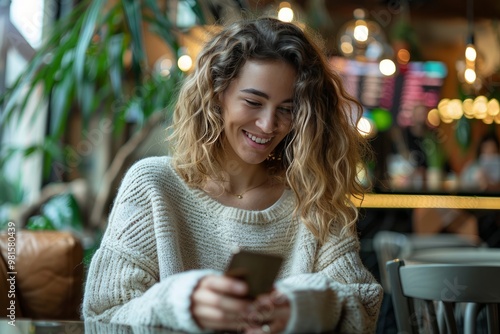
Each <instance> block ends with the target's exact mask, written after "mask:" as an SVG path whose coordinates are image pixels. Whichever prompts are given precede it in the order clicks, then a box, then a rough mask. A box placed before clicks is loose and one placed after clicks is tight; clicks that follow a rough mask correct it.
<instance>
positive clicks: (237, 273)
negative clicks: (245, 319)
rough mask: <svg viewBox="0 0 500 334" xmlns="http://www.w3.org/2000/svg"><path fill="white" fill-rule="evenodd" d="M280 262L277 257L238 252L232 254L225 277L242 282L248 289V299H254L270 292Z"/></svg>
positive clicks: (281, 259) (281, 260) (280, 258)
mask: <svg viewBox="0 0 500 334" xmlns="http://www.w3.org/2000/svg"><path fill="white" fill-rule="evenodd" d="M282 262H283V258H282V257H281V256H278V255H271V254H264V253H257V252H250V251H245V250H239V251H238V252H236V253H234V254H233V257H232V258H231V262H230V263H229V266H228V268H227V270H226V272H225V275H227V276H230V277H235V278H238V279H242V280H244V281H245V282H246V283H247V284H248V287H249V293H248V297H250V298H256V297H257V296H258V295H260V294H263V293H268V292H271V290H272V289H273V284H274V280H275V279H276V276H278V273H279V271H280V268H281V263H282Z"/></svg>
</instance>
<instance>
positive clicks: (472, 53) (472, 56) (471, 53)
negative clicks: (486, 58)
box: [465, 44, 477, 62]
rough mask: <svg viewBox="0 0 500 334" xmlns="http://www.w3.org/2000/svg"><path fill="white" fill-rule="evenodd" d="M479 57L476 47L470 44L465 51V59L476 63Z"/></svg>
mask: <svg viewBox="0 0 500 334" xmlns="http://www.w3.org/2000/svg"><path fill="white" fill-rule="evenodd" d="M476 57H477V52H476V49H475V48H474V45H472V44H469V45H467V48H466V49H465V59H467V60H468V61H471V62H473V61H475V60H476Z"/></svg>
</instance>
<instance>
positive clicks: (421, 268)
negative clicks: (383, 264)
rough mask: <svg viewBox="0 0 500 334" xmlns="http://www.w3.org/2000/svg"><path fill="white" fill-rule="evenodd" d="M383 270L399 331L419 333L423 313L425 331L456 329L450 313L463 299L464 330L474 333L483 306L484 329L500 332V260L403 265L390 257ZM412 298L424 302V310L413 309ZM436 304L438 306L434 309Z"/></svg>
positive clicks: (439, 331) (452, 330) (455, 318)
mask: <svg viewBox="0 0 500 334" xmlns="http://www.w3.org/2000/svg"><path fill="white" fill-rule="evenodd" d="M499 260H500V257H499ZM387 272H388V278H389V281H390V284H391V287H392V291H391V294H392V301H393V304H394V309H395V315H396V323H397V326H398V330H399V332H404V333H419V328H420V327H421V325H422V323H423V319H424V316H425V315H427V321H428V323H429V325H430V328H429V329H428V330H427V331H426V332H430V333H458V327H459V326H458V324H457V321H458V320H459V319H457V317H455V316H454V311H455V310H456V309H458V306H459V305H461V304H460V303H465V316H464V318H463V320H464V322H463V325H464V327H463V332H464V333H465V334H472V333H475V329H476V318H477V315H478V312H479V311H480V309H481V308H485V310H486V316H487V325H488V333H491V334H498V333H500V326H499V313H498V306H499V304H500V285H499V284H498V277H500V262H498V263H497V264H492V265H486V264H437V263H431V264H412V265H407V266H405V263H404V261H401V260H393V261H389V262H388V263H387ZM415 300H421V301H423V302H424V305H425V308H426V309H427V314H424V313H422V314H419V313H418V312H417V310H416V308H415V306H414V305H415V304H414V301H415ZM436 304H437V305H438V307H439V308H438V312H437V313H436V307H435V305H436ZM440 309H441V310H442V311H440ZM436 314H437V315H438V316H436ZM421 315H422V317H421Z"/></svg>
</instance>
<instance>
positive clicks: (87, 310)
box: [83, 248, 216, 333]
mask: <svg viewBox="0 0 500 334" xmlns="http://www.w3.org/2000/svg"><path fill="white" fill-rule="evenodd" d="M208 274H216V272H215V271H211V270H190V271H186V272H182V273H178V274H174V275H170V276H168V277H167V278H165V279H163V280H161V281H159V282H158V281H157V279H156V278H155V277H154V275H152V274H151V273H150V272H148V270H145V268H143V267H142V266H141V265H140V264H139V263H137V261H134V260H133V259H131V258H129V257H127V256H126V255H122V254H119V253H118V252H117V251H116V250H111V249H107V248H101V249H100V250H99V251H98V252H97V253H96V254H95V256H94V259H93V260H92V264H91V267H90V270H89V276H91V277H92V278H89V279H88V280H87V285H86V291H85V298H84V304H83V316H84V318H85V320H92V321H102V322H109V323H116V324H126V325H131V326H136V325H146V326H161V327H168V328H171V329H175V330H182V331H187V332H190V333H200V332H202V331H201V329H200V328H199V327H198V326H197V324H196V323H195V321H194V320H193V318H192V316H191V312H190V306H191V305H190V296H191V293H192V291H193V289H194V287H195V286H196V285H197V283H198V281H199V279H200V278H202V277H204V276H205V275H208Z"/></svg>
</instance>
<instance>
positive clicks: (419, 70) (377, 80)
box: [330, 57, 447, 127]
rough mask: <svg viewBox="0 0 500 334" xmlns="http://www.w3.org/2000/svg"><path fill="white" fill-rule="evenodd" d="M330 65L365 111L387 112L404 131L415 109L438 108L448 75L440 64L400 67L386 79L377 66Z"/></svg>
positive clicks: (332, 60) (347, 62) (340, 60)
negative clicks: (378, 110)
mask: <svg viewBox="0 0 500 334" xmlns="http://www.w3.org/2000/svg"><path fill="white" fill-rule="evenodd" d="M330 64H331V65H332V66H333V68H334V69H336V70H337V71H338V72H339V73H340V74H341V75H342V76H343V78H344V82H345V86H346V89H347V91H348V92H349V93H350V94H351V95H353V96H355V97H356V98H357V99H358V100H359V102H360V103H361V104H362V105H363V106H364V107H365V108H366V109H374V108H383V109H386V110H388V111H390V113H391V115H392V116H393V119H395V120H397V123H398V125H399V126H403V127H405V126H409V125H410V124H411V118H412V113H413V110H414V109H415V107H416V106H419V105H424V106H426V107H427V108H428V109H432V108H435V107H436V106H437V104H438V102H439V99H440V93H441V87H442V85H443V80H444V78H445V77H446V73H447V71H446V67H445V65H444V63H442V62H437V61H428V62H409V63H408V64H406V65H399V67H398V70H397V72H396V73H395V74H394V75H392V76H384V75H383V74H382V73H381V72H380V70H379V63H378V62H362V61H357V60H353V59H347V58H342V57H332V58H330Z"/></svg>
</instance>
